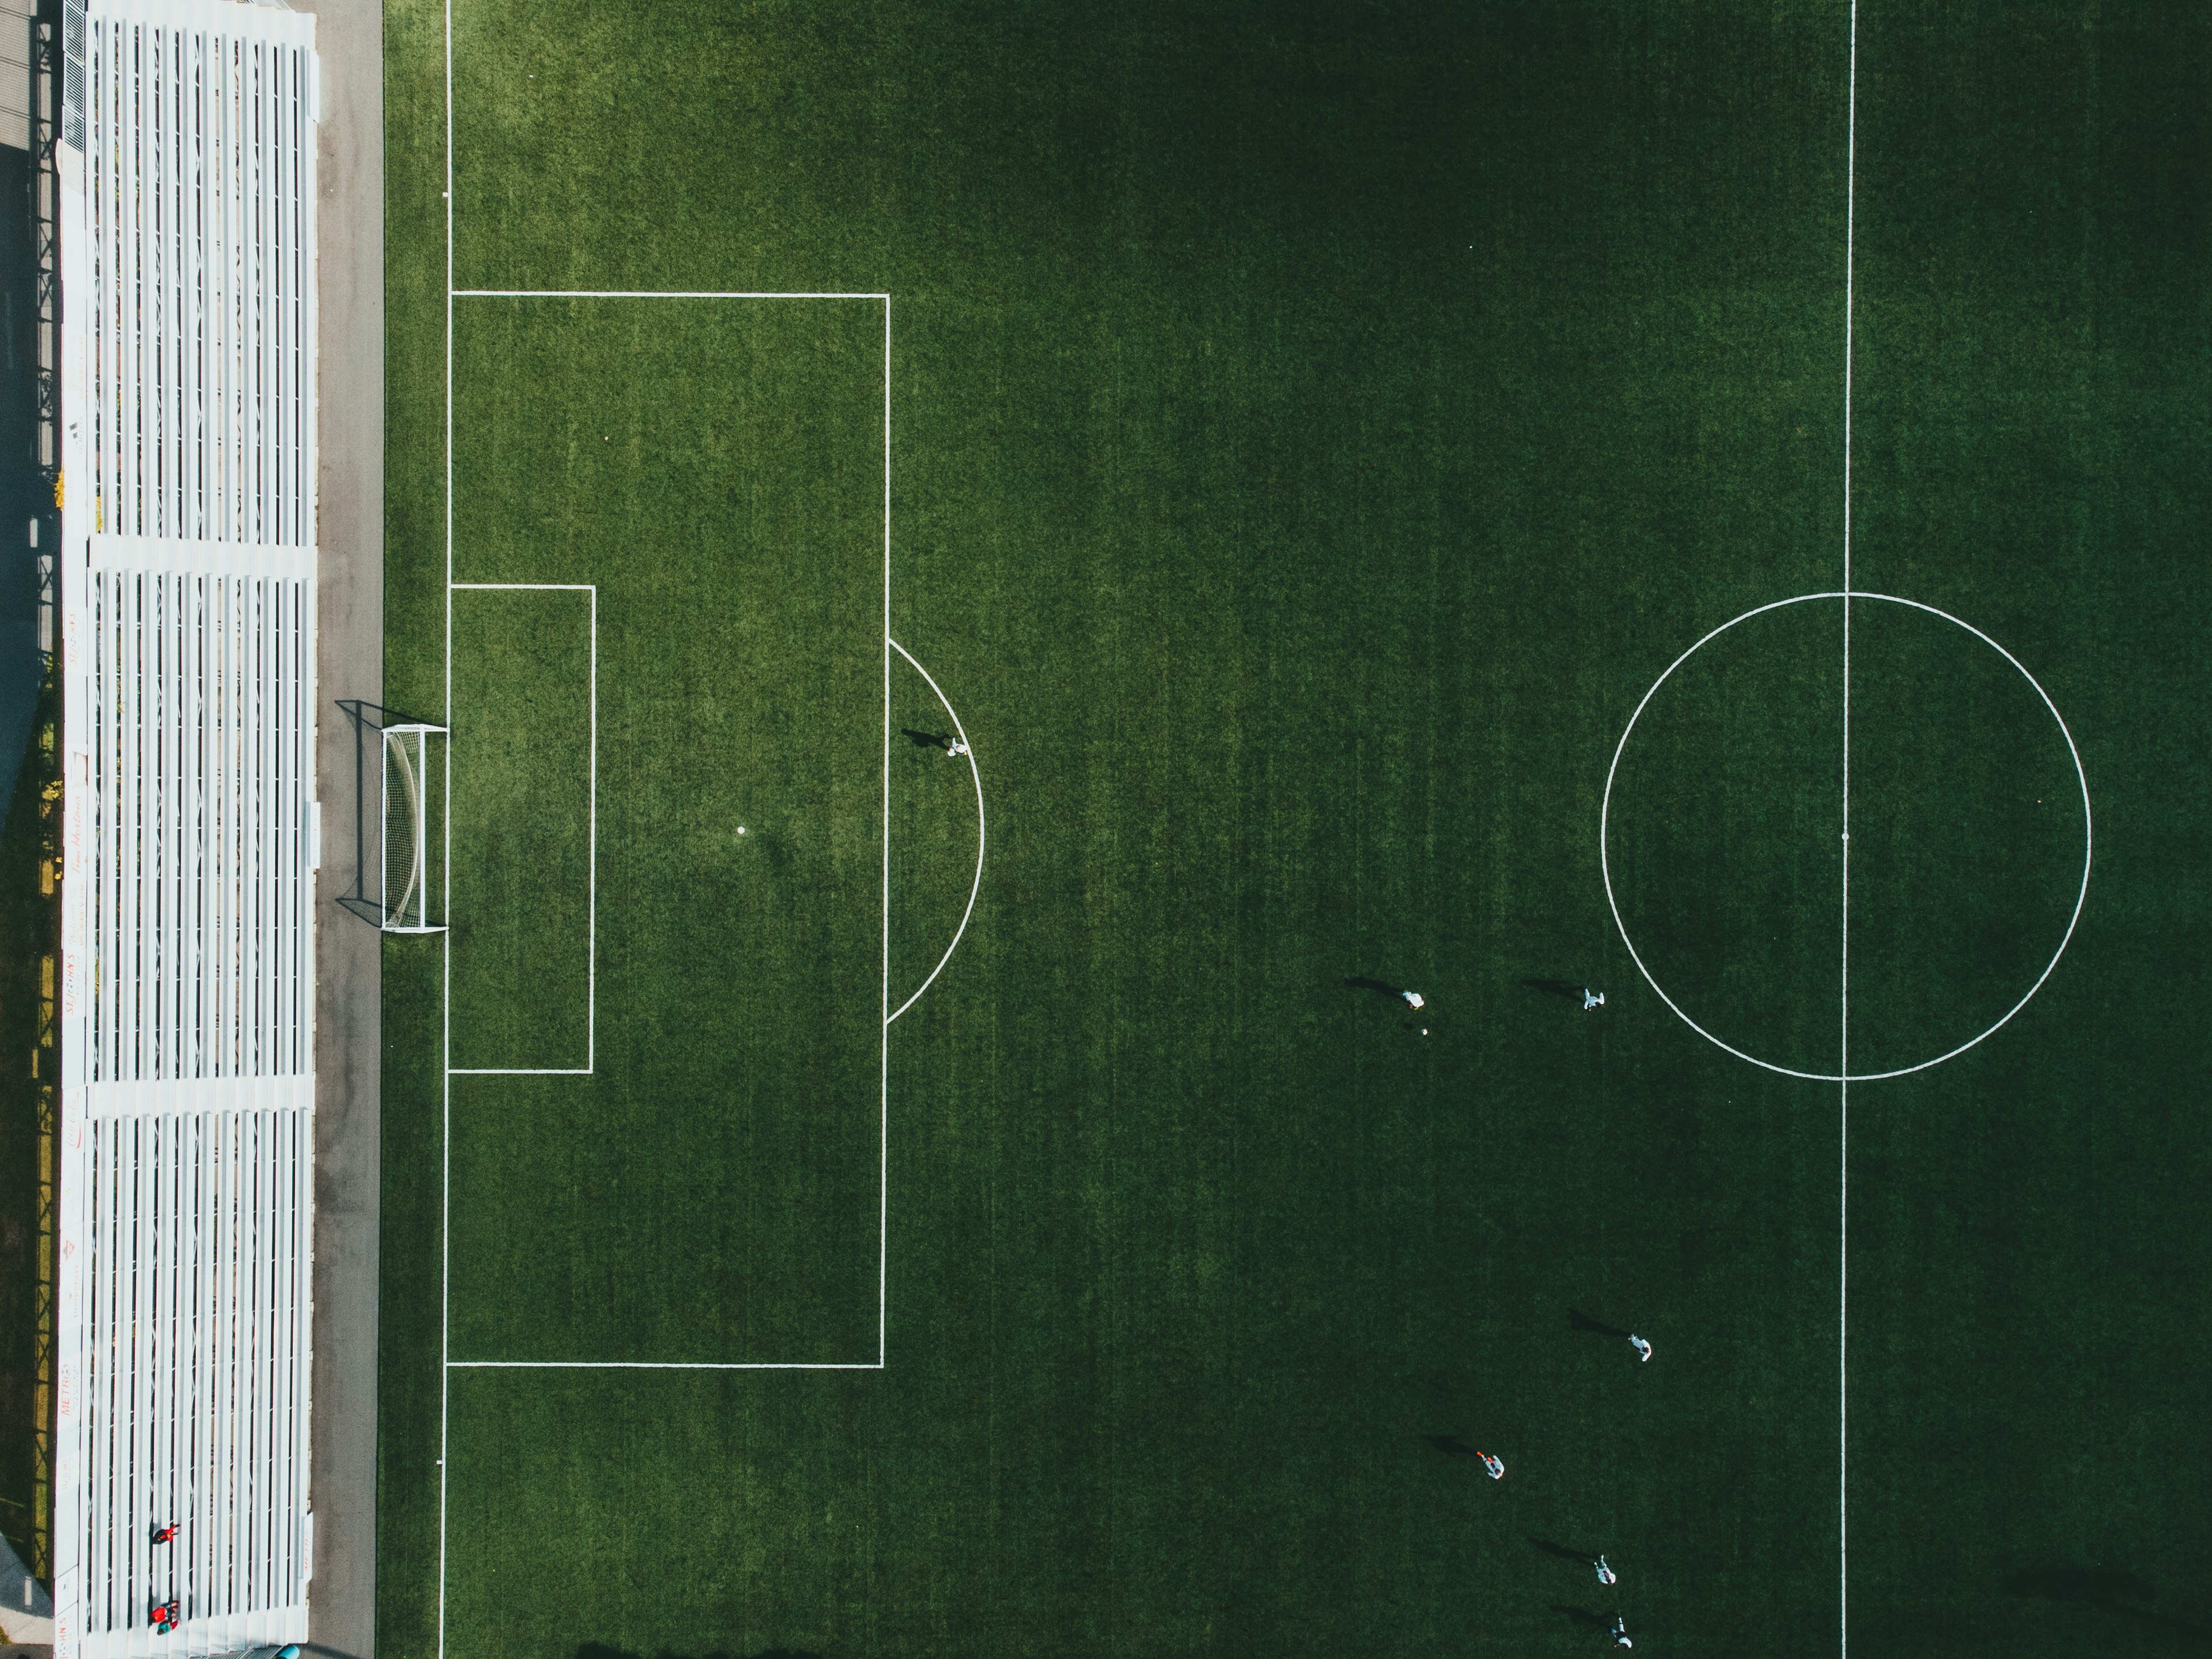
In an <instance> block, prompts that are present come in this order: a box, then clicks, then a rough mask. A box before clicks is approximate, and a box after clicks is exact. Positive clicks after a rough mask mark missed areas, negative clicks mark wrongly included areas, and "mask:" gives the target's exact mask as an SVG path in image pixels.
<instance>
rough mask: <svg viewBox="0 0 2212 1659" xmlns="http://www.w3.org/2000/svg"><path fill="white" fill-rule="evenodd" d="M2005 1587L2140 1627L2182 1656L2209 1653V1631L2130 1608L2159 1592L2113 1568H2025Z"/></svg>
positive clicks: (2010, 1577)
mask: <svg viewBox="0 0 2212 1659" xmlns="http://www.w3.org/2000/svg"><path fill="white" fill-rule="evenodd" d="M2004 1587H2005V1593H2006V1594H2007V1595H2021V1596H2027V1597H2029V1598H2030V1599H2032V1600H2034V1601H2071V1602H2075V1603H2078V1604H2081V1605H2085V1606H2088V1607H2102V1608H2104V1609H2105V1610H2106V1611H2107V1612H2108V1613H2118V1614H2119V1615H2120V1616H2121V1617H2122V1618H2124V1619H2128V1620H2133V1621H2134V1622H2135V1623H2136V1625H2137V1626H2142V1627H2143V1628H2146V1629H2150V1630H2156V1631H2160V1632H2164V1633H2165V1634H2166V1636H2167V1637H2169V1638H2172V1641H2173V1642H2174V1643H2175V1644H2177V1645H2178V1646H2179V1647H2180V1648H2181V1649H2182V1650H2184V1651H2185V1652H2190V1653H2203V1652H2207V1651H2212V1630H2207V1629H2206V1628H2205V1627H2204V1626H2202V1625H2198V1624H2194V1623H2192V1622H2191V1621H2190V1620H2186V1619H2177V1618H2175V1617H2174V1616H2173V1615H2172V1614H2171V1613H2156V1612H2154V1611H2153V1610H2152V1609H2150V1608H2149V1607H2140V1606H2136V1605H2134V1604H2136V1603H2138V1602H2143V1601H2150V1600H2151V1599H2152V1598H2153V1597H2154V1596H2155V1595H2157V1594H2158V1586H2157V1585H2155V1584H2154V1583H2150V1582H2149V1581H2148V1579H2143V1578H2139V1577H2136V1575H2135V1574H2134V1573H2131V1572H2128V1571H2124V1570H2122V1569H2121V1568H2118V1567H2027V1568H2023V1569H2022V1570H2021V1571H2018V1572H2015V1573H2012V1574H2010V1575H2008V1577H2006V1579H2005V1581H2004Z"/></svg>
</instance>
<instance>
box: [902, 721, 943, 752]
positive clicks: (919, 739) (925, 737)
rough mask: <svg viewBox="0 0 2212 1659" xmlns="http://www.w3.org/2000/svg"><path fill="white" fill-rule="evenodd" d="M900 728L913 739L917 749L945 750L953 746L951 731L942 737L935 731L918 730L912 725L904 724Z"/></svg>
mask: <svg viewBox="0 0 2212 1659" xmlns="http://www.w3.org/2000/svg"><path fill="white" fill-rule="evenodd" d="M899 730H900V731H901V732H904V733H905V734H906V735H907V737H908V738H909V739H911V740H912V742H913V744H914V746H915V748H917V749H938V750H945V749H950V748H951V747H952V734H951V732H946V733H945V734H944V735H943V736H941V737H940V736H939V734H938V733H936V732H917V731H915V729H914V727H912V726H901V727H899Z"/></svg>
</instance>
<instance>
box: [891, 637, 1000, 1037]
mask: <svg viewBox="0 0 2212 1659" xmlns="http://www.w3.org/2000/svg"><path fill="white" fill-rule="evenodd" d="M885 637H886V638H889V635H886V636H885ZM890 647H891V649H892V650H894V651H896V652H897V653H899V655H901V656H902V657H904V658H905V659H907V660H908V662H910V663H914V671H915V673H917V674H919V675H921V677H922V678H924V679H926V680H927V681H928V682H929V689H930V690H933V691H934V692H936V693H937V700H938V702H941V703H943V704H944V705H945V713H946V714H950V715H951V716H952V729H953V730H954V731H956V732H958V733H959V734H960V741H961V743H962V744H964V745H966V747H967V750H968V771H969V775H970V776H972V777H973V778H974V779H975V880H973V881H972V882H970V883H969V885H968V908H966V909H965V910H963V911H962V912H961V914H960V925H959V927H956V928H954V929H953V930H952V943H951V944H950V945H946V946H945V954H944V955H943V956H941V957H938V959H937V966H936V967H934V968H933V969H930V970H929V977H928V978H927V979H926V980H924V981H922V982H921V989H919V990H917V991H915V994H913V995H912V996H910V997H908V999H907V1000H905V1001H904V1002H902V1003H901V1004H899V1006H898V1007H897V1009H896V1012H893V1013H892V1014H891V1015H890V1018H886V1019H885V1020H884V1024H886V1025H888V1024H890V1022H891V1020H894V1019H896V1018H898V1017H899V1015H900V1014H902V1013H904V1012H906V1011H907V1010H908V1009H909V1008H911V1007H913V1006H914V1005H915V1003H917V1002H919V1001H921V993H922V992H923V991H927V989H928V988H929V987H931V986H932V985H933V984H935V983H936V982H937V976H938V975H939V974H941V973H943V972H944V971H945V963H948V962H950V961H951V960H952V953H953V952H954V951H957V950H958V949H959V948H960V936H961V935H962V934H963V933H966V932H967V931H968V919H969V917H970V916H972V915H975V895H976V894H978V893H980V892H981V891H982V890H983V847H984V838H983V828H984V826H983V774H982V772H981V770H980V769H978V768H977V767H976V764H975V745H974V744H970V743H969V742H968V728H967V727H966V726H963V725H962V724H961V723H960V711H959V710H958V709H957V708H954V707H953V706H952V702H951V699H950V698H949V697H947V696H945V689H944V687H942V686H940V685H939V684H938V683H937V678H936V676H934V675H933V674H932V673H931V672H930V671H928V670H927V668H924V667H923V666H922V665H921V664H920V663H918V662H915V659H914V653H913V652H911V651H909V650H908V649H907V648H906V647H904V646H902V645H901V644H900V643H899V642H898V641H896V640H891V641H890ZM885 725H886V726H888V725H889V721H888V720H886V721H885ZM885 813H886V817H888V815H889V808H888V807H886V809H885Z"/></svg>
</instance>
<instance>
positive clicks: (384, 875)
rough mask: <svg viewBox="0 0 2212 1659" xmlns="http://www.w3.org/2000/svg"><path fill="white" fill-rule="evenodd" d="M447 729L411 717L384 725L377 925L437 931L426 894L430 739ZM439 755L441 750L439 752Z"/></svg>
mask: <svg viewBox="0 0 2212 1659" xmlns="http://www.w3.org/2000/svg"><path fill="white" fill-rule="evenodd" d="M446 736H447V731H446V728H445V727H444V726H428V725H425V724H422V722H419V721H410V722H409V723H408V724H406V725H404V726H386V727H385V728H384V730H383V732H382V733H381V737H382V744H381V747H382V750H383V764H382V765H381V766H380V768H379V769H378V770H379V771H380V774H381V775H382V790H383V808H384V810H383V815H382V816H383V821H384V830H383V834H382V835H381V836H379V837H378V839H379V841H380V843H381V854H380V858H379V860H378V865H379V872H378V874H379V882H378V908H379V909H380V911H381V913H382V914H381V916H380V920H379V921H378V922H377V926H378V927H381V928H382V929H383V930H384V931H385V932H386V933H444V932H445V931H446V924H445V922H444V921H442V920H440V921H432V920H431V919H430V918H431V913H432V910H433V908H434V907H433V905H432V903H431V898H430V783H431V780H432V778H433V776H434V774H433V773H432V771H431V762H432V750H431V745H430V739H431V738H433V737H438V738H443V737H446ZM438 758H439V759H441V760H442V759H443V758H444V757H443V756H442V755H440V756H439V757H438Z"/></svg>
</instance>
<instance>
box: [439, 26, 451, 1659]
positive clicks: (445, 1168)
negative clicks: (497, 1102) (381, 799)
mask: <svg viewBox="0 0 2212 1659" xmlns="http://www.w3.org/2000/svg"><path fill="white" fill-rule="evenodd" d="M445 12H446V18H445V28H446V189H445V203H446V362H445V380H446V413H445V443H446V454H445V474H446V720H445V724H446V729H447V732H449V733H450V732H452V730H453V0H446V5H445ZM445 839H446V869H445V877H444V879H445V886H446V904H445V915H446V925H447V928H448V930H449V931H448V932H447V933H446V935H445V939H444V955H445V961H444V975H445V981H444V984H443V986H442V987H441V990H440V994H439V998H438V1003H439V1007H438V1023H439V1043H440V1047H441V1048H442V1049H443V1050H444V1052H443V1053H442V1054H440V1055H439V1056H438V1059H439V1066H438V1069H439V1070H440V1071H441V1073H444V1075H443V1077H442V1078H441V1080H440V1087H441V1090H442V1091H443V1099H442V1100H441V1103H440V1116H441V1125H440V1130H439V1148H438V1659H445V1654H446V1490H447V1480H446V1460H447V1454H448V1452H449V1451H450V1449H451V1448H450V1446H449V1444H448V1437H449V1431H450V1430H451V1428H452V1425H453V1386H452V1381H453V1372H452V1370H450V1369H448V1365H447V1362H448V1361H450V1360H451V1359H452V1358H453V933H452V932H451V931H450V929H451V928H452V926H453V738H451V737H450V736H448V737H447V739H446V836H445Z"/></svg>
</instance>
